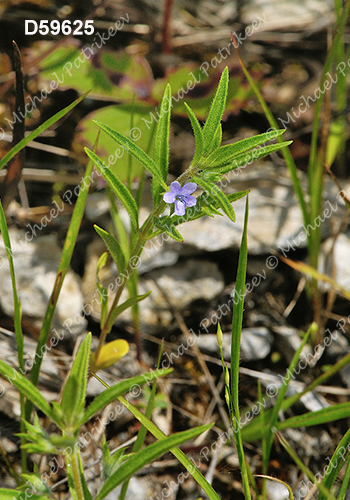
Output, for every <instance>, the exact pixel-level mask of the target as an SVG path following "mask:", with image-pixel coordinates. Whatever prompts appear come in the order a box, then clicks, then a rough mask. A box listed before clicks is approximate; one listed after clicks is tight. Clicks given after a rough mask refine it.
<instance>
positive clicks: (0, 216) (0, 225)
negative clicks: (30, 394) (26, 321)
mask: <svg viewBox="0 0 350 500" xmlns="http://www.w3.org/2000/svg"><path fill="white" fill-rule="evenodd" d="M0 231H1V234H2V238H3V240H4V245H5V250H6V254H7V258H8V261H9V267H10V275H11V282H12V291H13V302H14V320H15V321H14V322H15V334H16V344H17V358H18V366H19V367H20V368H21V369H22V371H24V361H23V333H22V325H21V318H22V314H21V303H20V301H19V298H18V295H17V287H16V277H15V268H14V265H13V258H12V248H11V241H10V236H9V233H8V229H7V224H6V217H5V213H4V209H3V207H2V204H1V201H0Z"/></svg>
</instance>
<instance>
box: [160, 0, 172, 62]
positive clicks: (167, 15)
mask: <svg viewBox="0 0 350 500" xmlns="http://www.w3.org/2000/svg"><path fill="white" fill-rule="evenodd" d="M173 3H174V0H165V6H164V17H163V26H162V52H163V54H171V45H170V38H171V37H170V20H171V9H172V7H173Z"/></svg>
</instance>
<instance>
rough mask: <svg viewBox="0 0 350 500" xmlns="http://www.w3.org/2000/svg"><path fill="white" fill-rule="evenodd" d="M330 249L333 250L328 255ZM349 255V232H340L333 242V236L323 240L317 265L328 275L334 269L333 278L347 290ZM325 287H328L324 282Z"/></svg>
mask: <svg viewBox="0 0 350 500" xmlns="http://www.w3.org/2000/svg"><path fill="white" fill-rule="evenodd" d="M333 245H334V246H333ZM332 249H333V252H331V254H330V255H329V252H330V251H331V250H332ZM349 255H350V232H347V233H345V234H340V235H339V236H338V237H337V238H336V240H335V242H334V238H329V239H328V240H327V241H325V242H324V244H323V246H322V253H321V259H320V266H319V269H320V271H321V272H323V273H325V274H327V275H328V276H332V272H333V270H334V269H335V276H334V280H335V281H336V282H337V283H338V284H339V285H340V286H342V287H344V288H346V289H347V290H350V259H349ZM332 277H333V276H332ZM325 288H329V285H328V284H325Z"/></svg>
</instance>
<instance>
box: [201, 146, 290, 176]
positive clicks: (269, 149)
mask: <svg viewBox="0 0 350 500" xmlns="http://www.w3.org/2000/svg"><path fill="white" fill-rule="evenodd" d="M292 142H293V141H286V142H279V143H277V144H269V145H268V146H263V147H262V148H259V149H252V150H251V151H248V152H247V153H243V154H242V155H239V156H237V157H236V158H235V159H234V160H233V162H232V161H229V162H227V163H223V164H222V165H221V166H217V167H212V166H210V167H205V172H214V173H217V172H219V173H221V174H227V173H228V172H230V171H231V170H235V169H236V168H238V167H242V166H243V165H244V167H245V166H247V165H250V164H251V163H253V161H255V160H259V159H260V158H263V157H264V156H267V155H268V154H270V153H273V152H274V151H279V150H280V149H282V148H285V147H286V146H289V145H290V144H291V143H292Z"/></svg>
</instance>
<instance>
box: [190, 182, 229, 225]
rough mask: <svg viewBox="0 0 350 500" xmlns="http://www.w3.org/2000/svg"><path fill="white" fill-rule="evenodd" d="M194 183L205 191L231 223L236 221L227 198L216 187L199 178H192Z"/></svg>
mask: <svg viewBox="0 0 350 500" xmlns="http://www.w3.org/2000/svg"><path fill="white" fill-rule="evenodd" d="M193 180H194V182H196V183H197V184H199V185H200V186H201V187H202V188H203V189H205V190H206V191H207V192H208V193H209V195H210V197H211V198H215V200H216V203H217V207H218V208H221V209H222V211H223V212H224V213H225V214H226V215H227V217H229V219H231V220H232V222H235V221H236V216H235V212H234V210H233V208H232V206H231V203H230V202H229V200H228V198H227V196H226V195H225V194H224V193H223V192H222V191H221V189H220V188H218V186H216V185H215V184H213V183H212V182H208V181H205V180H204V179H202V178H200V177H197V176H195V177H193Z"/></svg>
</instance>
